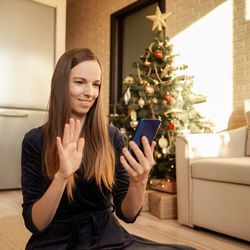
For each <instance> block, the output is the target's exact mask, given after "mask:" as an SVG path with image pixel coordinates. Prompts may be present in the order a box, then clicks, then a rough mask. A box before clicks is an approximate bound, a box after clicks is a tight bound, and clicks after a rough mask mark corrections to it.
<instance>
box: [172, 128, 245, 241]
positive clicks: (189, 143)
mask: <svg viewBox="0 0 250 250" xmlns="http://www.w3.org/2000/svg"><path fill="white" fill-rule="evenodd" d="M247 130H248V129H247V127H241V128H238V129H234V130H230V131H227V132H222V133H218V134H188V135H178V136H177V138H176V181H177V207H178V222H179V223H180V224H184V225H188V226H191V227H193V226H199V227H203V228H207V229H210V230H214V231H217V232H220V233H223V234H227V235H231V236H234V237H237V238H240V239H243V240H247V241H250V157H248V156H246V152H245V151H246V139H247Z"/></svg>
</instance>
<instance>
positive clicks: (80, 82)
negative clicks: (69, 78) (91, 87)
mask: <svg viewBox="0 0 250 250" xmlns="http://www.w3.org/2000/svg"><path fill="white" fill-rule="evenodd" d="M75 83H77V84H82V83H83V82H82V81H75Z"/></svg>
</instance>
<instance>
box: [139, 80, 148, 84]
mask: <svg viewBox="0 0 250 250" xmlns="http://www.w3.org/2000/svg"><path fill="white" fill-rule="evenodd" d="M147 83H148V82H147V80H141V81H140V84H147Z"/></svg>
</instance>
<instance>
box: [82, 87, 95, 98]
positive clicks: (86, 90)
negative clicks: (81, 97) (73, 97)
mask: <svg viewBox="0 0 250 250" xmlns="http://www.w3.org/2000/svg"><path fill="white" fill-rule="evenodd" d="M83 93H84V94H85V95H87V96H93V93H94V92H93V86H92V84H86V85H85V88H84V90H83Z"/></svg>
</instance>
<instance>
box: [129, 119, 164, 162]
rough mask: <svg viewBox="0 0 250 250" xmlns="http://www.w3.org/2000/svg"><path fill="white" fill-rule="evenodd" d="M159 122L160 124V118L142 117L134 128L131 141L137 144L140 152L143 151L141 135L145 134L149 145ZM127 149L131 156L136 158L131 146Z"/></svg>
mask: <svg viewBox="0 0 250 250" xmlns="http://www.w3.org/2000/svg"><path fill="white" fill-rule="evenodd" d="M160 124H161V120H159V119H146V118H143V119H141V120H140V123H139V125H138V127H137V129H136V132H135V136H134V138H133V141H134V142H135V143H136V144H137V145H138V147H139V148H140V149H141V151H142V152H143V146H142V143H141V138H142V136H146V137H147V139H148V142H149V145H151V143H152V141H153V140H154V137H155V135H156V133H157V131H158V129H159V127H160ZM129 151H130V153H131V154H132V155H133V157H135V158H136V156H135V155H134V153H133V151H132V149H131V148H129Z"/></svg>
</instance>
